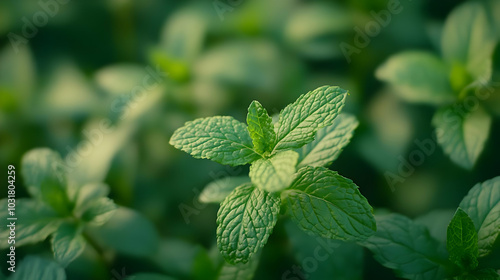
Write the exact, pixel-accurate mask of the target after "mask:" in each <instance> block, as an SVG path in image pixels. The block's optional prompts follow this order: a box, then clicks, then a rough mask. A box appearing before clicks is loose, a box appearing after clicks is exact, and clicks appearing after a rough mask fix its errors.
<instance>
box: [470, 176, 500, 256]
mask: <svg viewBox="0 0 500 280" xmlns="http://www.w3.org/2000/svg"><path fill="white" fill-rule="evenodd" d="M460 208H462V209H463V210H464V211H465V212H467V214H468V215H469V217H470V218H471V219H472V221H474V225H475V226H476V230H477V231H478V246H479V256H480V257H484V256H486V255H488V254H490V253H491V251H492V249H493V244H494V243H495V240H497V239H498V237H499V235H500V177H495V178H493V179H491V180H488V181H485V182H483V183H478V184H476V185H475V186H474V187H473V188H472V189H471V190H470V191H469V193H468V194H467V196H465V197H464V199H463V200H462V202H461V203H460Z"/></svg>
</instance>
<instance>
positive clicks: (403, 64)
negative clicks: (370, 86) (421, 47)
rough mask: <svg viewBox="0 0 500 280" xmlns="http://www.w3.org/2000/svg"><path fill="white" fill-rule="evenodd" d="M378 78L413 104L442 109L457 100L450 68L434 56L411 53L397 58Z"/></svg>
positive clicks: (405, 53) (392, 59)
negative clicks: (425, 104)
mask: <svg viewBox="0 0 500 280" xmlns="http://www.w3.org/2000/svg"><path fill="white" fill-rule="evenodd" d="M375 75H376V76H377V78H378V79H379V80H382V81H384V82H387V83H389V84H390V85H391V86H392V87H394V89H395V92H396V93H397V94H398V95H399V96H400V97H401V98H403V99H404V100H406V101H409V102H415V103H427V104H436V105H439V104H444V103H449V102H453V101H454V100H456V96H455V94H454V93H453V89H452V88H451V85H450V80H449V69H448V67H447V66H446V64H445V63H444V62H443V61H441V59H439V58H438V57H437V56H435V55H433V54H431V53H427V52H422V51H407V52H402V53H399V54H396V55H393V56H391V57H390V58H389V59H388V60H387V61H386V62H385V63H384V64H382V65H381V66H380V67H379V68H378V69H377V71H376V73H375Z"/></svg>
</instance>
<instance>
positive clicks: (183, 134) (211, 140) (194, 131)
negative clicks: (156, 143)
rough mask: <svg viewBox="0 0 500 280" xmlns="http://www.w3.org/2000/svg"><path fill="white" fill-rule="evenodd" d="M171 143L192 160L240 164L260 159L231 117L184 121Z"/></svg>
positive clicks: (241, 126) (242, 129) (248, 138)
mask: <svg viewBox="0 0 500 280" xmlns="http://www.w3.org/2000/svg"><path fill="white" fill-rule="evenodd" d="M170 144H171V145H173V146H174V147H176V148H177V149H180V150H182V151H185V152H187V153H189V154H191V155H192V156H193V157H195V158H202V159H211V160H213V161H215V162H218V163H221V164H228V165H243V164H247V163H250V162H252V161H254V160H257V159H259V158H261V156H260V155H259V154H258V153H256V152H255V151H254V149H253V148H252V138H250V134H249V133H248V130H247V127H246V125H244V124H243V123H241V122H239V121H237V120H235V119H234V118H232V117H211V118H202V119H196V120H194V121H190V122H187V123H186V124H185V125H184V126H183V127H181V128H179V129H177V130H176V131H175V132H174V135H172V138H171V139H170Z"/></svg>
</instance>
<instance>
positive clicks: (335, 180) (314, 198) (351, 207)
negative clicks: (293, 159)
mask: <svg viewBox="0 0 500 280" xmlns="http://www.w3.org/2000/svg"><path fill="white" fill-rule="evenodd" d="M282 200H283V204H284V205H286V208H287V209H286V210H287V213H288V214H289V215H290V216H291V218H292V220H293V221H295V222H296V223H297V224H298V225H299V227H300V228H301V229H303V230H305V231H307V232H309V233H313V234H316V235H319V236H322V237H325V238H333V239H342V240H362V239H366V238H367V237H369V236H370V235H372V234H373V233H374V232H375V230H376V225H375V219H374V217H373V214H372V208H371V206H370V205H369V204H368V202H367V201H366V198H365V197H363V196H362V195H361V193H360V192H359V190H358V187H357V186H356V185H355V184H354V183H353V182H352V181H351V180H349V179H347V178H344V177H342V176H340V175H339V174H338V173H337V172H334V171H331V170H328V169H326V168H324V167H304V168H302V169H300V170H299V171H298V174H297V177H296V179H295V181H294V182H293V183H292V186H290V188H288V189H286V190H284V191H283V192H282Z"/></svg>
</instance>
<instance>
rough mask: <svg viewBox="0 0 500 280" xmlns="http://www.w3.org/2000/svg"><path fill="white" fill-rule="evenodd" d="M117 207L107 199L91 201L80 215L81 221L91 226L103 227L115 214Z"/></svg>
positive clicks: (101, 198)
mask: <svg viewBox="0 0 500 280" xmlns="http://www.w3.org/2000/svg"><path fill="white" fill-rule="evenodd" d="M117 208H118V207H117V206H116V204H115V203H114V202H113V200H111V199H109V198H107V197H100V198H97V199H96V200H94V201H92V202H91V203H90V204H89V205H88V207H86V208H85V211H84V212H83V213H82V216H81V217H82V220H84V221H86V222H90V223H91V224H93V225H103V224H104V223H106V222H107V221H108V220H109V219H110V218H111V217H112V216H113V214H114V213H115V210H116V209H117Z"/></svg>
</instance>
